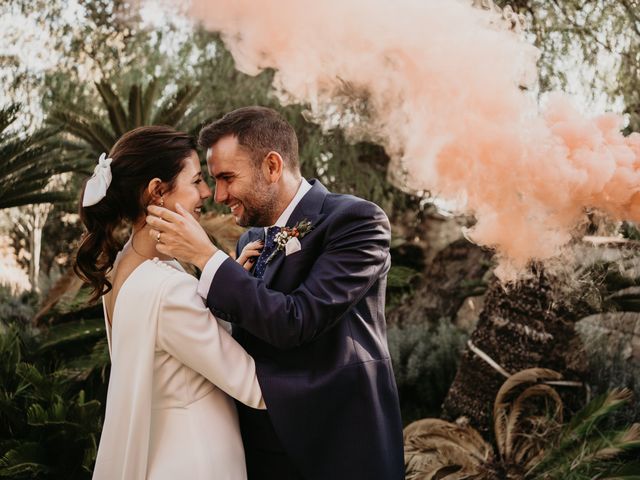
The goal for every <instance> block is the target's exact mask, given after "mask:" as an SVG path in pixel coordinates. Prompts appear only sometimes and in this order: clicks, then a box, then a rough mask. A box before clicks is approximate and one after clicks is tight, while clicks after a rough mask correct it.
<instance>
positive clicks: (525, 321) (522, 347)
mask: <svg viewBox="0 0 640 480" xmlns="http://www.w3.org/2000/svg"><path fill="white" fill-rule="evenodd" d="M551 281H556V280H551V279H550V278H549V277H548V276H547V275H546V274H545V273H544V272H542V271H540V270H538V271H537V272H535V273H534V274H533V275H532V277H531V278H530V279H528V280H525V281H522V282H520V283H519V284H518V285H515V286H513V285H511V286H508V287H507V288H508V290H507V291H505V289H504V287H503V286H502V284H501V283H500V282H499V281H498V280H497V279H495V278H494V279H492V281H491V282H490V286H489V289H488V291H487V295H486V298H485V306H484V309H483V311H482V312H481V314H480V318H479V320H478V324H477V326H476V329H475V330H474V332H473V333H472V335H471V338H470V340H471V342H472V344H473V345H474V346H475V347H476V348H477V349H480V350H481V351H482V352H484V353H485V354H486V355H488V356H489V357H490V358H491V359H493V360H494V361H495V362H497V364H499V365H500V366H501V367H502V368H503V369H504V370H506V371H507V372H508V373H509V374H513V373H516V372H518V371H520V370H523V369H526V368H532V367H544V368H550V369H553V370H556V371H558V372H560V373H562V374H563V375H564V377H565V379H571V380H580V379H581V378H584V376H585V373H586V370H585V369H586V363H587V362H586V358H585V356H584V353H583V349H582V344H581V342H580V339H579V337H578V335H577V334H576V332H575V329H574V324H575V322H576V321H577V320H578V319H579V318H581V317H582V314H583V313H584V312H583V311H578V310H580V308H584V307H571V305H569V304H568V303H567V302H566V301H563V299H560V300H559V299H558V298H557V297H558V295H557V294H555V295H554V291H553V289H552V283H551ZM505 380H506V378H505V376H504V375H503V374H501V373H499V372H498V371H497V370H496V369H495V368H494V367H492V366H490V365H489V363H488V362H487V361H485V360H483V359H482V358H480V357H479V356H478V355H477V354H476V353H474V352H473V351H472V350H471V349H470V348H469V347H467V349H466V351H465V353H464V355H463V358H462V360H461V363H460V367H459V368H458V372H457V374H456V377H455V379H454V382H453V384H452V386H451V388H450V390H449V393H448V394H447V397H446V399H445V401H444V405H443V417H444V418H446V419H449V420H454V419H457V418H459V417H462V416H464V417H466V418H467V419H468V420H469V422H470V423H471V425H472V426H473V427H475V428H476V429H477V430H479V431H480V432H481V433H482V434H483V435H484V436H485V437H486V438H490V437H491V436H490V432H492V431H493V419H492V409H493V403H494V400H495V397H496V394H497V392H498V390H499V388H500V386H501V385H502V384H503V383H504V381H505ZM561 390H562V389H561ZM564 390H565V391H566V392H569V391H570V393H568V394H567V395H565V394H563V392H562V391H560V393H561V395H563V396H564V397H565V400H566V401H567V402H568V406H569V408H571V407H572V406H577V402H578V399H579V398H581V397H582V398H583V393H584V392H582V391H580V389H577V388H575V387H574V388H573V389H571V388H570V387H566V388H565V389H564Z"/></svg>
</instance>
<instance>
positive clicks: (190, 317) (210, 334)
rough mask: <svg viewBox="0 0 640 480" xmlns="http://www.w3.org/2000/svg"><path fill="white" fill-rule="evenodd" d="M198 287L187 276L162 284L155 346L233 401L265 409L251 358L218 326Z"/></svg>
mask: <svg viewBox="0 0 640 480" xmlns="http://www.w3.org/2000/svg"><path fill="white" fill-rule="evenodd" d="M234 263H235V262H234ZM197 285H198V281H197V280H196V279H195V278H193V277H191V276H189V275H186V274H173V275H172V276H171V278H170V279H169V280H168V281H167V283H166V284H165V287H164V289H163V295H162V298H163V300H162V304H161V306H160V318H159V321H158V345H159V346H160V347H161V348H162V349H164V350H165V351H166V352H167V353H169V354H170V355H171V356H173V357H175V358H176V359H178V360H179V361H181V362H182V363H184V364H185V365H186V366H188V367H189V368H191V369H192V370H195V371H196V372H198V373H200V374H201V375H202V376H204V377H205V378H207V379H208V380H209V381H210V382H211V383H213V384H214V385H216V386H217V387H218V388H220V389H221V390H223V391H224V392H226V393H227V394H229V395H230V396H232V397H234V398H235V399H237V400H239V401H241V402H242V403H244V404H246V405H248V406H250V407H253V408H265V405H264V400H263V398H262V392H261V390H260V385H259V384H258V379H257V376H256V366H255V362H254V360H253V358H252V357H251V356H250V355H249V354H248V353H247V352H246V351H245V350H244V349H243V348H242V347H241V346H240V345H239V344H238V343H237V342H236V341H235V340H234V339H233V338H232V337H231V336H230V335H229V334H228V333H227V331H226V330H225V329H224V328H223V327H222V326H220V325H219V324H218V321H217V320H216V318H215V317H214V316H213V315H212V314H211V312H210V311H209V310H208V309H207V308H206V307H205V305H204V302H203V300H202V298H201V297H200V296H199V295H198V294H197V292H196V288H197Z"/></svg>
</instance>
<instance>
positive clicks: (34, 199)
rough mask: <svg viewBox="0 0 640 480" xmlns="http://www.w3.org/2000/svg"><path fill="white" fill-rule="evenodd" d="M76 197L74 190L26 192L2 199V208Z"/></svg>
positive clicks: (59, 201)
mask: <svg viewBox="0 0 640 480" xmlns="http://www.w3.org/2000/svg"><path fill="white" fill-rule="evenodd" d="M74 199H75V193H72V192H64V191H60V192H35V193H25V194H24V195H16V196H13V197H8V198H6V199H5V198H3V199H0V209H3V208H11V207H21V206H24V205H32V204H38V203H62V202H69V201H72V200H74Z"/></svg>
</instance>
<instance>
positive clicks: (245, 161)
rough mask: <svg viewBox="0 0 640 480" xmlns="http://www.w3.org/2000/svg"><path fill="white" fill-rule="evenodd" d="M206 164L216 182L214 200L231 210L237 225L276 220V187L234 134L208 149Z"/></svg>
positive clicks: (246, 225)
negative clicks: (267, 179) (266, 177)
mask: <svg viewBox="0 0 640 480" xmlns="http://www.w3.org/2000/svg"><path fill="white" fill-rule="evenodd" d="M207 165H208V167H209V173H211V176H212V177H213V178H214V179H215V181H216V190H215V197H214V198H215V201H216V202H218V203H222V204H224V205H227V206H228V207H229V208H230V209H231V214H232V215H233V216H234V218H235V220H236V223H237V224H238V225H241V226H243V227H250V226H251V227H259V226H269V225H271V224H272V223H273V222H274V221H275V220H276V219H275V218H273V217H274V211H275V199H276V196H277V195H276V194H277V191H276V188H277V187H276V186H275V185H272V184H270V183H269V182H267V181H266V179H265V178H264V175H263V174H262V171H261V169H260V167H259V166H256V164H255V162H254V160H253V159H252V158H251V153H250V152H249V151H248V150H247V149H246V148H244V147H243V146H242V145H239V144H238V139H237V138H236V137H235V136H233V135H227V136H225V137H222V138H221V139H220V140H218V141H217V142H216V143H214V144H213V145H212V146H211V148H209V150H208V151H207Z"/></svg>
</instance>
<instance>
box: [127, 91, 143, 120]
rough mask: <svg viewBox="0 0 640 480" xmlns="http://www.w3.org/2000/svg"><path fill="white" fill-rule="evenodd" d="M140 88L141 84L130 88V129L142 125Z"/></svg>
mask: <svg viewBox="0 0 640 480" xmlns="http://www.w3.org/2000/svg"><path fill="white" fill-rule="evenodd" d="M140 90H141V89H140V85H132V86H131V88H130V89H129V123H128V129H129V130H132V129H134V128H135V127H138V126H140V125H142V93H141V91H140Z"/></svg>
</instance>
